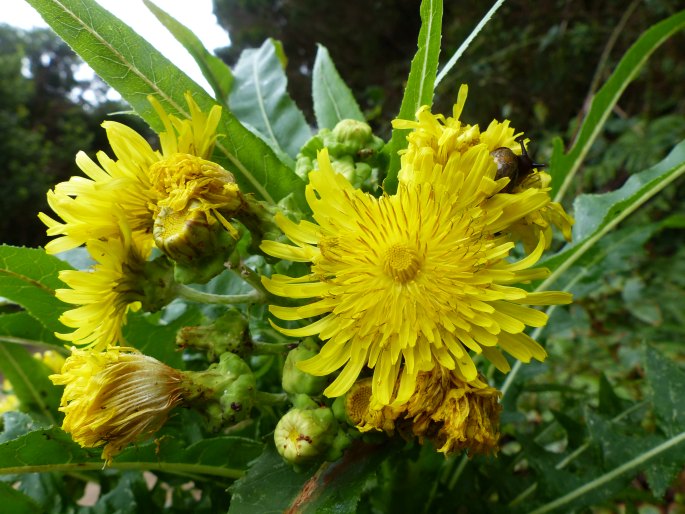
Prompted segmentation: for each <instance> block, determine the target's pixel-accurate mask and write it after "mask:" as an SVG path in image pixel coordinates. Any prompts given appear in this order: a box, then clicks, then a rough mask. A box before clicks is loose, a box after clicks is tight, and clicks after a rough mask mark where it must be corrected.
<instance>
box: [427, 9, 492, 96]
mask: <svg viewBox="0 0 685 514" xmlns="http://www.w3.org/2000/svg"><path fill="white" fill-rule="evenodd" d="M503 3H504V0H497V1H496V2H495V3H494V4H493V6H492V7H491V8H490V10H489V11H488V12H486V13H485V16H483V17H482V18H481V20H480V21H479V22H478V25H476V28H475V29H473V30H472V31H471V33H470V34H469V35H468V37H467V38H466V39H465V40H464V42H463V43H462V44H461V45H460V46H459V48H457V51H456V52H454V54H453V55H452V57H450V60H449V61H447V64H445V66H444V67H443V68H442V69H441V70H440V73H438V76H437V77H436V78H435V86H434V89H435V88H436V87H438V84H440V82H441V81H442V79H444V78H445V76H446V75H447V74H448V73H449V71H450V70H451V69H452V67H453V66H454V65H455V64H456V62H457V61H458V60H459V58H460V57H461V55H462V54H463V53H464V52H465V51H466V49H467V48H468V47H469V45H470V44H471V41H473V40H474V39H475V37H476V36H477V35H478V33H479V32H480V31H481V30H482V29H483V27H484V26H485V24H486V23H487V22H488V21H490V18H492V15H493V14H495V12H497V9H499V8H500V6H501V5H502V4H503Z"/></svg>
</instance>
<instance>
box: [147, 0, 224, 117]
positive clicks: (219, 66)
mask: <svg viewBox="0 0 685 514" xmlns="http://www.w3.org/2000/svg"><path fill="white" fill-rule="evenodd" d="M143 3H144V4H145V6H146V7H147V8H148V9H150V11H152V13H153V14H154V15H155V16H156V17H157V19H158V20H159V21H160V22H161V23H162V24H163V25H164V26H165V27H166V28H167V30H168V31H169V32H171V33H172V34H173V36H174V37H175V38H176V39H177V40H178V42H179V43H181V44H182V45H183V47H184V48H185V49H186V50H188V53H189V54H190V55H191V56H192V57H193V59H195V62H196V63H197V65H198V66H199V67H200V71H201V72H202V75H203V76H204V78H205V79H207V82H208V83H209V85H210V86H211V88H212V90H213V91H214V95H215V97H216V99H217V100H218V101H219V102H221V103H223V104H225V102H226V98H228V94H229V93H230V92H231V85H232V84H233V74H232V73H231V69H230V68H229V67H228V66H227V65H226V63H224V61H222V60H221V59H219V58H218V57H217V56H216V55H213V54H212V53H211V52H209V51H208V50H207V49H206V48H205V47H204V45H203V44H202V41H200V38H199V37H197V36H196V35H195V33H194V32H193V31H192V30H190V29H189V28H188V27H186V26H184V25H183V24H182V23H179V22H178V21H177V20H176V19H175V18H173V17H172V16H170V15H169V14H167V13H166V12H164V11H163V10H162V9H160V8H159V7H157V6H156V5H155V4H154V3H152V2H151V1H150V0H143Z"/></svg>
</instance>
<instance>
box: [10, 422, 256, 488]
mask: <svg viewBox="0 0 685 514" xmlns="http://www.w3.org/2000/svg"><path fill="white" fill-rule="evenodd" d="M262 449H263V445H262V444H261V443H259V442H256V441H253V440H251V439H245V438H242V437H229V436H225V437H217V438H213V439H205V440H202V441H198V442H197V443H195V444H191V445H189V446H188V445H187V444H186V443H185V442H184V441H182V440H180V439H178V438H174V437H171V436H170V435H166V436H164V437H161V438H159V439H158V440H157V441H155V442H151V443H148V444H143V445H138V446H132V447H131V448H129V449H127V450H125V451H123V452H122V453H121V454H120V455H117V456H116V457H115V459H114V461H113V462H112V463H111V467H112V468H113V469H120V470H130V469H136V470H146V469H149V470H156V471H165V472H168V473H177V474H182V475H191V474H196V475H210V476H215V477H222V478H225V479H230V480H232V479H235V478H238V477H240V476H242V474H243V473H244V469H245V468H246V467H247V464H248V462H250V461H252V460H254V459H255V458H256V457H257V456H258V455H259V454H260V453H261V451H262ZM102 465H103V462H102V460H101V459H100V449H84V448H81V447H80V446H79V445H78V444H76V443H75V442H74V441H72V440H71V438H70V437H69V435H68V434H66V433H65V432H63V431H62V430H61V429H59V428H49V429H42V430H32V431H30V432H27V433H25V434H22V435H19V436H18V437H16V438H14V439H11V440H8V441H6V442H4V443H2V444H0V475H7V474H12V475H15V474H21V473H34V472H46V471H58V472H65V471H76V470H80V471H87V470H99V469H101V468H102Z"/></svg>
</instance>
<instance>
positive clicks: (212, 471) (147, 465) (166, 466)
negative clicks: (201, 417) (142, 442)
mask: <svg viewBox="0 0 685 514" xmlns="http://www.w3.org/2000/svg"><path fill="white" fill-rule="evenodd" d="M108 468H111V469H120V470H140V471H164V472H167V473H174V474H177V475H186V474H198V475H211V476H218V477H224V478H231V479H236V478H240V477H242V476H243V475H244V474H245V472H244V471H243V470H242V469H232V468H220V467H218V466H208V465H205V464H186V463H182V462H113V463H112V464H110V465H109V466H108ZM102 469H103V463H102V462H70V463H65V464H42V465H36V466H10V467H4V468H0V475H14V474H19V473H46V472H62V473H64V472H72V471H101V470H102Z"/></svg>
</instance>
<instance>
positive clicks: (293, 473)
mask: <svg viewBox="0 0 685 514" xmlns="http://www.w3.org/2000/svg"><path fill="white" fill-rule="evenodd" d="M384 449H386V447H385V446H383V445H370V444H366V443H362V442H360V441H358V442H356V443H354V444H353V445H352V446H351V447H349V448H348V449H347V450H346V451H345V454H344V455H343V457H342V458H341V459H339V460H337V461H335V462H325V463H323V464H321V465H320V466H316V465H310V466H309V467H306V468H303V469H299V470H293V468H292V466H291V465H290V464H287V463H285V461H284V460H283V459H282V458H281V456H280V455H278V453H277V452H276V450H275V449H274V448H273V447H269V448H268V449H267V450H266V451H265V452H264V454H262V456H261V457H259V459H257V460H256V461H255V462H254V463H253V464H252V466H250V469H249V470H248V472H247V474H246V475H245V477H243V478H241V479H240V480H238V481H237V482H236V483H235V484H234V485H233V486H232V487H231V492H232V493H233V499H232V501H231V508H230V510H229V511H228V512H229V514H263V513H264V514H266V513H274V514H275V513H276V512H284V511H287V512H298V513H299V512H301V513H322V514H323V513H336V512H355V511H356V507H357V503H358V502H359V498H360V496H361V493H362V491H363V489H364V486H365V485H366V483H367V480H368V479H369V478H370V477H371V476H372V474H373V473H374V472H375V470H376V469H377V468H378V465H379V464H380V461H381V460H382V459H383V458H385V457H387V452H385V451H384ZM265 483H269V484H272V486H271V487H269V488H265V487H264V484H265Z"/></svg>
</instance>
